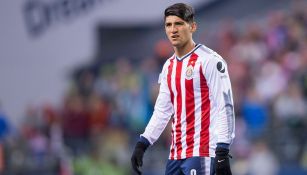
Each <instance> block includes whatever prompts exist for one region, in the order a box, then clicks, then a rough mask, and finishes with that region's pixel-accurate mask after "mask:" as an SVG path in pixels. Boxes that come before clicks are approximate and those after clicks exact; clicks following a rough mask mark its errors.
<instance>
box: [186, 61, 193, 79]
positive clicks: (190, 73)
mask: <svg viewBox="0 0 307 175" xmlns="http://www.w3.org/2000/svg"><path fill="white" fill-rule="evenodd" d="M193 73H194V71H193V66H192V65H190V66H188V67H187V71H186V72H185V78H186V79H188V80H191V79H192V78H193Z"/></svg>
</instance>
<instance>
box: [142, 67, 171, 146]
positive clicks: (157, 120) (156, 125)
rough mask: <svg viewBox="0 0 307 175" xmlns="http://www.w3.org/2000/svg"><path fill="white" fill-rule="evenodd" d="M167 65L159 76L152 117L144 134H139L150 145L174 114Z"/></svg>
mask: <svg viewBox="0 0 307 175" xmlns="http://www.w3.org/2000/svg"><path fill="white" fill-rule="evenodd" d="M167 63H168V62H166V63H165V65H164V67H163V69H162V72H161V74H160V76H159V84H160V90H159V95H158V97H157V100H156V103H155V107H154V112H153V115H152V116H151V119H150V121H149V123H148V124H147V126H146V129H145V131H144V133H143V134H141V136H143V137H145V138H146V139H147V140H148V141H149V142H150V144H153V143H154V142H155V141H156V140H157V139H158V138H159V137H160V135H161V133H162V132H163V130H164V129H165V127H166V125H167V123H168V121H169V120H170V118H171V116H172V114H173V113H174V109H173V105H172V102H171V96H170V90H169V88H168V85H167V65H168V64H167Z"/></svg>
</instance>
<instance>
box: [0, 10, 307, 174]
mask: <svg viewBox="0 0 307 175" xmlns="http://www.w3.org/2000/svg"><path fill="white" fill-rule="evenodd" d="M305 7H306V6H305ZM198 22H199V23H201V21H198ZM198 32H203V33H204V36H205V37H204V39H202V40H201V41H199V42H201V43H204V44H205V45H207V46H208V47H211V48H212V49H213V50H216V51H217V52H218V53H219V54H220V55H221V56H222V57H223V58H224V59H225V60H226V62H227V64H228V68H229V74H230V78H231V82H232V87H233V94H234V101H235V112H236V138H235V141H234V143H233V145H232V148H231V152H232V155H233V157H234V158H233V159H232V160H231V163H232V170H233V174H236V175H249V174H250V175H275V174H280V175H286V174H287V173H289V174H291V173H292V174H293V172H294V170H293V169H291V170H289V169H287V167H289V166H292V165H293V166H295V167H296V168H295V172H296V173H294V174H299V173H302V174H303V173H304V172H305V173H306V172H307V144H306V141H307V134H306V133H307V11H306V8H296V9H294V10H292V11H272V12H270V13H269V14H267V15H266V18H265V19H262V20H260V21H249V22H247V23H246V24H245V25H244V26H243V27H242V26H241V27H240V26H238V25H236V22H235V21H225V22H223V23H222V24H221V27H220V28H219V30H215V31H213V30H212V31H201V29H200V31H198ZM165 43H167V41H164V39H161V41H159V42H158V43H157V47H156V48H155V49H156V54H155V55H152V56H151V57H148V58H143V59H141V60H139V61H138V62H134V61H132V60H131V59H130V58H128V57H121V58H114V61H108V62H102V63H101V64H99V65H97V64H96V63H95V64H94V63H93V65H90V66H88V65H87V66H84V68H83V69H81V70H78V71H76V72H75V74H74V78H73V79H72V80H71V86H70V88H69V89H68V90H67V93H66V95H65V97H64V100H63V105H62V106H61V107H54V106H51V105H48V104H45V105H42V106H29V107H28V110H27V111H26V113H25V116H24V121H23V122H22V124H21V126H20V128H17V129H11V132H10V134H9V137H5V136H4V134H6V133H7V131H10V129H9V127H8V126H7V124H2V123H5V122H1V120H2V119H5V117H3V115H0V139H1V140H0V141H1V142H0V144H1V147H0V171H1V172H0V174H1V173H2V174H4V175H13V174H14V175H32V174H33V175H34V174H43V175H97V174H107V175H127V174H132V171H131V168H130V156H131V151H132V148H133V146H134V143H135V141H136V139H138V137H139V134H140V133H142V132H143V130H144V128H145V126H146V124H147V122H148V121H149V119H150V117H151V114H152V111H153V106H154V103H155V100H156V97H157V94H158V91H159V85H158V83H157V82H158V78H159V73H160V71H161V69H162V65H163V62H164V61H165V60H166V59H167V57H168V56H171V54H172V49H171V47H170V46H169V45H167V44H165ZM169 130H170V128H169V127H168V128H167V129H166V131H165V132H164V133H163V135H162V136H161V138H160V140H159V141H158V142H157V143H156V146H155V147H153V148H150V149H149V152H148V153H146V154H147V155H150V156H146V158H145V162H144V172H145V174H146V175H158V174H163V172H164V168H165V162H166V159H167V157H168V146H169V144H170V143H169V142H170V137H169V136H170V132H169ZM6 135H7V134H6ZM282 170H284V171H282ZM287 170H288V171H289V172H288V171H287ZM290 171H291V172H290Z"/></svg>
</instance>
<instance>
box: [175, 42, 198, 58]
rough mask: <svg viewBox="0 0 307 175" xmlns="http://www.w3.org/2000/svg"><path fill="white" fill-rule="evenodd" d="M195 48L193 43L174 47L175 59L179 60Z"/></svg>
mask: <svg viewBox="0 0 307 175" xmlns="http://www.w3.org/2000/svg"><path fill="white" fill-rule="evenodd" d="M194 47H195V43H194V42H193V41H190V42H188V43H187V44H185V45H183V46H180V47H174V51H175V54H176V55H177V57H179V58H181V57H183V56H184V55H186V54H187V53H189V52H190V51H191V50H193V49H194Z"/></svg>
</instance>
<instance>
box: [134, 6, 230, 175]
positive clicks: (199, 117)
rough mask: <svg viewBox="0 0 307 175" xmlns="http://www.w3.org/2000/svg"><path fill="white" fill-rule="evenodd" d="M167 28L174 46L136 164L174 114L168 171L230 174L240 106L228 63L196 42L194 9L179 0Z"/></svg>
mask: <svg viewBox="0 0 307 175" xmlns="http://www.w3.org/2000/svg"><path fill="white" fill-rule="evenodd" d="M164 22H165V32H166V35H167V37H168V39H169V41H170V42H171V44H172V46H173V48H174V51H175V53H174V55H173V56H171V57H170V58H169V59H168V60H167V61H166V63H165V64H164V66H163V69H162V72H161V74H160V77H159V83H160V91H159V95H158V98H157V101H156V104H155V109H154V112H153V115H152V117H151V119H150V121H149V123H148V125H147V127H146V129H145V132H144V133H143V134H141V136H140V139H139V141H138V142H137V143H136V146H135V149H134V152H133V154H132V157H131V162H132V167H133V169H134V170H135V171H136V172H137V173H138V174H141V171H140V167H141V166H142V164H143V160H142V159H143V155H144V152H145V151H146V149H147V148H148V147H149V146H150V145H152V144H153V143H154V142H155V141H156V140H157V139H158V138H159V136H160V135H161V133H162V131H163V130H164V129H165V127H166V125H167V123H168V121H169V120H170V118H172V144H171V147H170V155H169V160H168V162H167V165H166V170H165V174H166V175H214V174H216V175H230V174H231V170H230V165H229V147H230V145H231V143H232V141H233V139H234V109H233V100H232V90H231V84H230V80H229V76H228V70H227V64H226V63H225V61H224V60H223V58H222V57H221V56H220V55H218V54H217V53H216V52H214V51H212V50H211V49H209V48H207V47H206V46H204V45H202V44H196V43H195V42H194V41H193V38H192V35H193V33H194V32H195V31H196V28H197V26H196V23H195V21H194V10H193V8H192V7H190V6H189V5H186V4H183V3H177V4H174V5H171V6H169V7H168V8H166V9H165V12H164Z"/></svg>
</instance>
